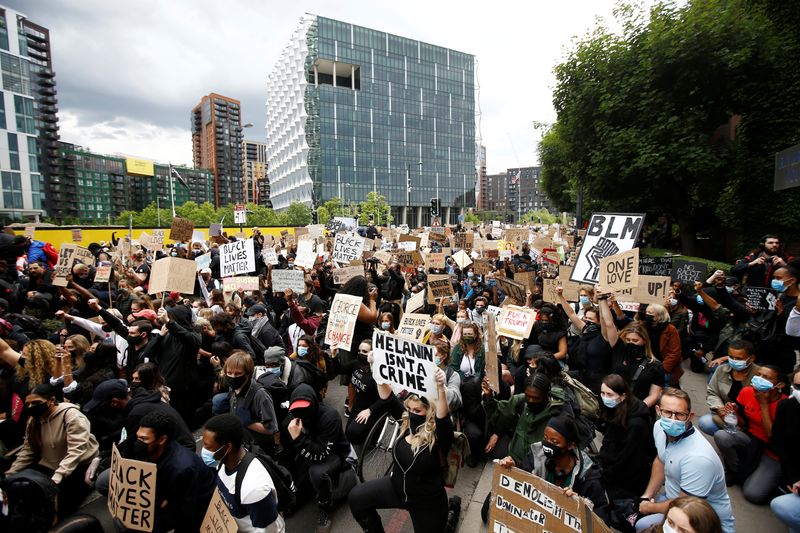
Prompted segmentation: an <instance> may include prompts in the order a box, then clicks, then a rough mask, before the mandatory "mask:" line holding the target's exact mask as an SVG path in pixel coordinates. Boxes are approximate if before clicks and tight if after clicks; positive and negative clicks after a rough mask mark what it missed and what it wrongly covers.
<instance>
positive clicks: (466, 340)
mask: <svg viewBox="0 0 800 533" xmlns="http://www.w3.org/2000/svg"><path fill="white" fill-rule="evenodd" d="M461 338H462V339H464V344H472V343H473V342H475V337H473V336H472V335H464V336H463V337H461Z"/></svg>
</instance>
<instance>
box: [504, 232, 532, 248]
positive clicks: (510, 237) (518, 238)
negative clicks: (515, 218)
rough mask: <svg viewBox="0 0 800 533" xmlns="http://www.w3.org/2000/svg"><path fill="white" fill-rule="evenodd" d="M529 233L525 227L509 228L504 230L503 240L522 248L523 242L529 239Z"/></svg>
mask: <svg viewBox="0 0 800 533" xmlns="http://www.w3.org/2000/svg"><path fill="white" fill-rule="evenodd" d="M528 235H529V233H528V230H527V229H525V228H521V229H520V228H515V229H507V230H505V231H504V232H503V240H506V241H509V242H511V243H513V244H514V249H515V250H522V243H523V242H526V241H527V240H528Z"/></svg>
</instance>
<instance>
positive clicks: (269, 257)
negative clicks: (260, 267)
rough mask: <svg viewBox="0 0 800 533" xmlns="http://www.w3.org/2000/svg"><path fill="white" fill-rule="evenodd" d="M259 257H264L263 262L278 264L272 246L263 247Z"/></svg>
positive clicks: (276, 255)
mask: <svg viewBox="0 0 800 533" xmlns="http://www.w3.org/2000/svg"><path fill="white" fill-rule="evenodd" d="M261 257H263V258H264V263H266V264H268V265H277V264H278V254H276V253H275V250H273V249H272V248H264V250H262V252H261Z"/></svg>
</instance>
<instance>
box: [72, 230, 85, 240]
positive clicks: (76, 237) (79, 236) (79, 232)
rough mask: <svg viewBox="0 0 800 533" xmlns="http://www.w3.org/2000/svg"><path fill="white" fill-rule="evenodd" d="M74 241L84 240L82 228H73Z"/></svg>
mask: <svg viewBox="0 0 800 533" xmlns="http://www.w3.org/2000/svg"><path fill="white" fill-rule="evenodd" d="M72 242H74V243H79V242H83V230H81V229H80V228H75V229H73V230H72Z"/></svg>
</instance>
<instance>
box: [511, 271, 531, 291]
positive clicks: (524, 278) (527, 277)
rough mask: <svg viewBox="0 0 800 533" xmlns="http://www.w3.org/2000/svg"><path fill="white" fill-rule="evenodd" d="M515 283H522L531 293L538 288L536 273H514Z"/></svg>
mask: <svg viewBox="0 0 800 533" xmlns="http://www.w3.org/2000/svg"><path fill="white" fill-rule="evenodd" d="M514 281H516V282H519V283H522V284H523V285H525V288H526V289H527V290H529V291H531V292H533V291H534V288H535V287H536V272H514Z"/></svg>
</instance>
